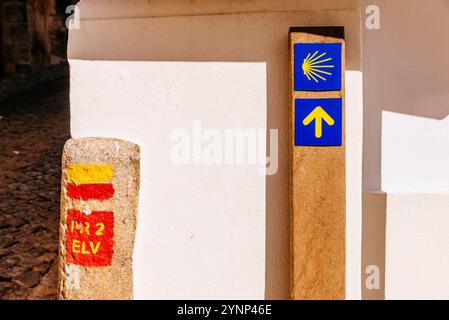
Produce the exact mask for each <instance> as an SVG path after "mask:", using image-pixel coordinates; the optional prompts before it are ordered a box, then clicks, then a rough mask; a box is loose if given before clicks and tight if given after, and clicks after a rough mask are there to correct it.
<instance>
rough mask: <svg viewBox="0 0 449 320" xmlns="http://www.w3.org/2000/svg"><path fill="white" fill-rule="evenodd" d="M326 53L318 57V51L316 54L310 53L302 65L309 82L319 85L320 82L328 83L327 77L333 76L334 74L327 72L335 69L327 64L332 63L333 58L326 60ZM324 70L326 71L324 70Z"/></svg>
mask: <svg viewBox="0 0 449 320" xmlns="http://www.w3.org/2000/svg"><path fill="white" fill-rule="evenodd" d="M326 54H327V53H326V52H324V53H322V54H320V55H319V56H317V55H318V51H316V52H315V53H314V54H311V53H309V54H308V55H307V57H306V58H305V59H304V63H303V64H302V71H303V72H304V75H305V76H306V77H307V79H308V80H309V81H312V80H313V81H315V82H316V83H318V82H319V81H320V80H322V81H326V77H327V76H331V75H332V73H330V72H328V71H325V70H329V69H332V68H335V66H334V65H330V64H325V63H326V62H328V61H332V58H326ZM323 69H324V70H323Z"/></svg>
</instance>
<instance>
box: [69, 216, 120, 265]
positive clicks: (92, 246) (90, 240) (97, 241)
mask: <svg viewBox="0 0 449 320" xmlns="http://www.w3.org/2000/svg"><path fill="white" fill-rule="evenodd" d="M66 245H67V257H66V258H67V262H69V263H73V264H78V265H83V266H89V267H94V266H109V265H111V262H112V256H113V254H114V213H113V212H109V211H93V212H92V213H91V214H89V215H87V214H86V213H84V212H81V211H79V210H73V209H69V210H67V229H66Z"/></svg>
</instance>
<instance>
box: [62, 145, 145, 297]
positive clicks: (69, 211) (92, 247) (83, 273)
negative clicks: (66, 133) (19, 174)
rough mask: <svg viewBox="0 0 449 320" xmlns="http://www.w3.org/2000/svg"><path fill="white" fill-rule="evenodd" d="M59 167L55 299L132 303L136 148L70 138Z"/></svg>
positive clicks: (136, 201)
mask: <svg viewBox="0 0 449 320" xmlns="http://www.w3.org/2000/svg"><path fill="white" fill-rule="evenodd" d="M61 167H62V177H61V220H60V232H59V236H60V238H59V268H58V273H59V277H58V279H59V284H58V296H59V298H60V299H67V300H91V299H92V300H115V299H118V300H123V299H132V297H133V283H134V282H133V250H134V239H135V234H136V226H137V208H138V199H139V185H140V148H139V146H138V145H137V144H135V143H132V142H129V141H124V140H119V139H114V138H95V137H94V138H78V139H70V140H69V141H67V142H66V144H65V146H64V151H63V154H62V166H61Z"/></svg>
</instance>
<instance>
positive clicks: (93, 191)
mask: <svg viewBox="0 0 449 320" xmlns="http://www.w3.org/2000/svg"><path fill="white" fill-rule="evenodd" d="M67 195H68V196H69V198H72V199H75V200H84V201H86V200H108V199H111V198H112V197H113V196H114V187H113V186H112V184H110V183H101V184H100V183H99V184H79V185H76V184H74V183H69V184H68V185H67Z"/></svg>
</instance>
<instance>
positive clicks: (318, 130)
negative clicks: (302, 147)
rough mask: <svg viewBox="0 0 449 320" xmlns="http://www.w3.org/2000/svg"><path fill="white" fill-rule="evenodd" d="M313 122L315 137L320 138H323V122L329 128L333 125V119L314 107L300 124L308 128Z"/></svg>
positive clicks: (321, 109) (322, 110)
mask: <svg viewBox="0 0 449 320" xmlns="http://www.w3.org/2000/svg"><path fill="white" fill-rule="evenodd" d="M313 120H315V137H316V138H321V137H322V136H323V120H324V121H325V122H326V123H327V124H328V125H330V126H333V125H334V124H335V121H334V119H332V117H331V116H330V115H329V114H328V113H327V112H326V111H325V110H324V109H323V108H321V107H319V106H318V107H316V108H315V109H314V110H313V111H312V112H311V113H310V114H309V115H308V116H307V117H306V118H305V119H304V121H303V122H302V123H303V124H304V125H305V126H308V125H309V124H311V123H312V121H313Z"/></svg>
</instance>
